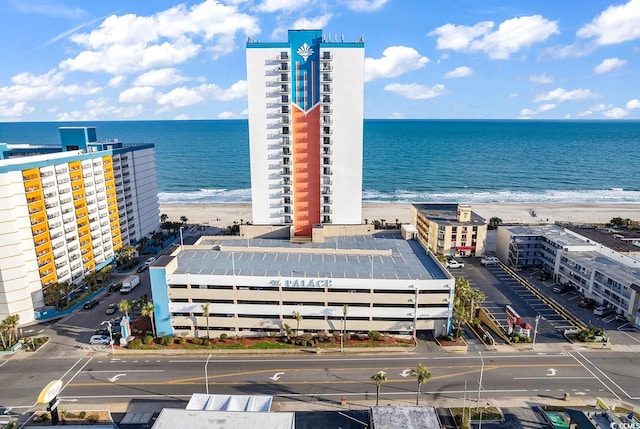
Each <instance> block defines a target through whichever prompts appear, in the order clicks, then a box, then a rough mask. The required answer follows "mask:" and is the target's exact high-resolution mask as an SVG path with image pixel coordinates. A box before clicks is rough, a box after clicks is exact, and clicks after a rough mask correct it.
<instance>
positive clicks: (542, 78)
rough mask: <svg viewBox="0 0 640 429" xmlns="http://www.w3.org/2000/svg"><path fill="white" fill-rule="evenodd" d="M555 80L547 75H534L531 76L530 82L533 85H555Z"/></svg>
mask: <svg viewBox="0 0 640 429" xmlns="http://www.w3.org/2000/svg"><path fill="white" fill-rule="evenodd" d="M553 81H554V79H553V77H552V76H547V75H546V73H542V74H539V75H535V74H532V75H531V76H529V82H533V83H553Z"/></svg>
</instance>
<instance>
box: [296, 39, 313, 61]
mask: <svg viewBox="0 0 640 429" xmlns="http://www.w3.org/2000/svg"><path fill="white" fill-rule="evenodd" d="M296 52H297V53H298V55H300V56H301V57H302V59H303V60H305V61H307V58H309V57H310V56H311V55H313V48H311V46H309V45H307V42H304V43H303V44H302V46H300V47H299V48H298V50H297V51H296Z"/></svg>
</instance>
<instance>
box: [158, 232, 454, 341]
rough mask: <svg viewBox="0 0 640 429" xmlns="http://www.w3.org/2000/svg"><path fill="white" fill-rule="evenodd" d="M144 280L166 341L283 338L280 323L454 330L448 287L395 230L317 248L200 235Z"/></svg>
mask: <svg viewBox="0 0 640 429" xmlns="http://www.w3.org/2000/svg"><path fill="white" fill-rule="evenodd" d="M285 229H288V228H285ZM149 273H150V274H149V275H150V279H151V290H152V294H153V302H154V305H155V322H156V330H157V331H158V332H163V333H164V334H166V335H168V334H173V335H186V336H199V337H206V336H207V335H208V334H209V331H210V333H211V335H212V336H215V337H217V336H219V335H220V334H222V333H224V334H227V335H238V336H260V335H278V336H279V335H282V333H283V332H285V330H286V327H285V324H286V325H289V327H290V328H291V329H294V330H295V329H299V330H300V331H304V332H305V333H307V332H311V333H318V332H330V333H334V332H338V331H341V330H342V329H346V330H347V331H356V332H368V331H378V332H385V333H390V334H406V335H415V334H416V333H417V332H421V331H431V332H433V333H434V334H435V335H436V336H438V335H441V334H446V333H448V332H449V329H450V327H451V314H452V309H453V294H454V279H453V278H452V277H451V276H450V275H449V273H448V272H447V271H446V270H445V269H444V268H443V267H442V265H441V264H440V263H439V262H438V260H437V259H436V258H435V257H434V256H433V255H432V254H431V253H430V252H428V251H425V249H424V248H423V247H422V246H421V245H420V243H419V242H418V241H417V240H405V239H402V238H401V237H400V234H398V233H397V232H372V233H370V234H361V235H349V236H333V237H325V239H324V240H323V241H322V242H313V243H293V242H291V240H289V238H288V237H286V236H283V237H281V238H267V239H265V238H251V239H246V240H245V239H243V238H241V237H219V236H214V237H202V238H201V239H200V240H199V241H198V242H197V243H196V244H195V245H191V246H182V247H181V248H178V249H176V250H175V251H174V252H173V254H172V255H170V256H169V255H166V256H160V257H159V258H158V260H157V261H156V262H155V263H154V264H153V266H151V267H150V269H149ZM204 305H208V307H207V312H205V309H204V307H203V306H204ZM345 305H347V306H348V307H347V314H346V317H345ZM295 313H297V314H299V315H300V316H301V317H302V320H301V321H299V322H298V321H297V320H296V319H295V317H294V314H295ZM343 322H344V323H346V326H344V325H343Z"/></svg>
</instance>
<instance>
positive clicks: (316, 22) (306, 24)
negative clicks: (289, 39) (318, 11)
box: [291, 13, 332, 30]
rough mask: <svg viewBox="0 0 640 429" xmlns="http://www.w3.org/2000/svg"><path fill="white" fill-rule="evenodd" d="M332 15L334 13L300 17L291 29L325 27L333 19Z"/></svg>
mask: <svg viewBox="0 0 640 429" xmlns="http://www.w3.org/2000/svg"><path fill="white" fill-rule="evenodd" d="M331 17H332V15H331V14H330V13H327V14H325V15H320V16H316V17H314V18H300V19H298V20H296V21H295V22H294V23H293V24H292V25H291V29H293V30H304V29H309V28H325V27H326V26H327V25H328V24H329V21H331Z"/></svg>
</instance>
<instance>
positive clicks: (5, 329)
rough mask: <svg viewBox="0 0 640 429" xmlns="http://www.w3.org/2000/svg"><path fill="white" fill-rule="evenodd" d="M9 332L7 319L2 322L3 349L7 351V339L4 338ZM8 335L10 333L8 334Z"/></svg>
mask: <svg viewBox="0 0 640 429" xmlns="http://www.w3.org/2000/svg"><path fill="white" fill-rule="evenodd" d="M8 330H9V328H8V325H7V319H4V320H3V321H2V322H0V340H1V341H2V348H3V349H5V350H6V349H7V348H8V347H7V344H8V343H7V339H5V337H4V333H5V332H7V331H8ZM7 335H8V332H7Z"/></svg>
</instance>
